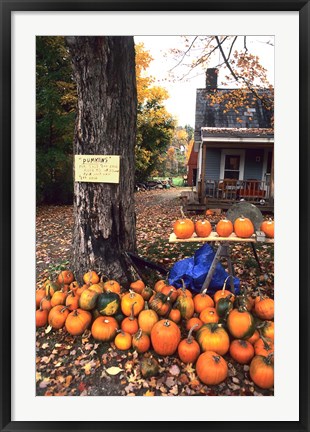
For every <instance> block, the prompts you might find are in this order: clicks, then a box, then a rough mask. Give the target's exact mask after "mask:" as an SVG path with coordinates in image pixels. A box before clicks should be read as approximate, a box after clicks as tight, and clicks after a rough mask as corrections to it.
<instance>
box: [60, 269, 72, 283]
mask: <svg viewBox="0 0 310 432" xmlns="http://www.w3.org/2000/svg"><path fill="white" fill-rule="evenodd" d="M73 281H74V276H73V273H72V271H70V270H63V271H62V272H60V273H59V275H58V277H57V282H58V283H59V284H60V285H70V284H71V282H73Z"/></svg>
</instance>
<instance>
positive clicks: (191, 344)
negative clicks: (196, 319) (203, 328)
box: [178, 324, 200, 363]
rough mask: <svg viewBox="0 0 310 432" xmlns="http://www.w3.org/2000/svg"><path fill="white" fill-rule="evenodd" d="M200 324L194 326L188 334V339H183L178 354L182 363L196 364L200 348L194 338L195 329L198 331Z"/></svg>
mask: <svg viewBox="0 0 310 432" xmlns="http://www.w3.org/2000/svg"><path fill="white" fill-rule="evenodd" d="M197 327H198V324H194V325H193V326H192V327H191V329H190V330H189V332H188V336H187V338H186V339H183V340H182V341H181V342H180V343H179V345H178V354H179V357H180V359H181V360H182V362H184V363H195V361H196V360H197V358H198V356H199V354H200V347H199V344H198V343H197V342H196V341H195V339H194V338H193V336H192V333H193V331H194V329H197Z"/></svg>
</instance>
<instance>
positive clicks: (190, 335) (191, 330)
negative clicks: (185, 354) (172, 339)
mask: <svg viewBox="0 0 310 432" xmlns="http://www.w3.org/2000/svg"><path fill="white" fill-rule="evenodd" d="M196 327H199V324H194V325H193V327H192V328H191V329H190V331H189V332H188V336H187V339H186V341H187V343H189V344H190V343H192V342H193V339H194V338H193V336H192V333H193V331H194V329H195V328H196Z"/></svg>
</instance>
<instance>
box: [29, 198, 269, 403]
mask: <svg viewBox="0 0 310 432" xmlns="http://www.w3.org/2000/svg"><path fill="white" fill-rule="evenodd" d="M177 195H178V194H176V193H175V190H165V191H151V192H140V193H137V194H136V209H137V241H138V249H139V255H140V256H143V257H146V258H147V259H149V260H151V261H154V262H157V263H159V264H161V265H163V266H166V267H167V268H170V267H171V266H172V264H173V263H174V262H176V261H178V260H180V259H182V258H184V257H186V256H192V255H193V253H194V251H195V250H196V249H197V248H198V247H199V245H197V244H196V245H188V246H186V247H183V245H182V247H180V245H177V244H174V245H172V244H169V243H168V238H169V235H170V233H171V231H172V224H173V221H174V220H175V219H177V218H178V217H179V205H180V203H179V199H178V197H177ZM196 217H197V216H195V218H196ZM218 218H219V217H218V216H212V217H211V218H210V220H211V221H213V222H216V221H217V219H218ZM72 220H73V219H72V207H69V206H63V207H62V206H61V207H57V206H51V207H41V208H39V209H38V212H37V282H38V286H41V284H42V283H43V281H44V280H45V279H46V278H47V277H50V276H53V275H55V274H56V273H57V272H58V270H59V269H60V268H61V265H62V264H63V266H64V267H65V266H66V262H68V260H69V253H70V244H71V227H72ZM154 221H156V224H154ZM249 252H250V251H249V250H248V249H247V247H244V246H240V245H235V246H234V247H233V250H232V259H233V262H234V270H235V273H236V275H237V276H239V277H240V278H242V281H243V282H244V283H246V285H247V286H248V288H249V289H254V288H255V287H256V286H257V282H258V277H259V275H260V273H259V271H258V266H257V263H256V261H255V259H254V257H252V254H251V253H249ZM258 255H259V259H260V262H261V266H262V270H263V272H264V273H266V274H267V275H268V277H269V283H270V286H271V287H272V286H273V247H271V246H266V245H263V246H260V247H259V248H258ZM48 330H49V328H47V329H38V330H37V340H36V355H37V356H36V363H37V373H36V381H37V395H54V396H57V395H58V396H59V395H61V396H64V395H71V396H73V395H80V396H86V395H92V396H94V395H106V396H110V395H123V396H126V395H131V396H135V395H137V396H138V395H145V396H155V395H156V396H157V395H162V396H175V395H179V396H181V395H186V396H188V395H227V396H233V395H235V396H240V395H257V396H258V395H272V394H273V390H262V389H259V388H258V387H256V386H255V385H254V384H253V382H252V381H251V379H250V377H249V366H248V365H240V364H238V363H236V362H234V361H231V359H229V357H228V359H229V360H228V367H229V371H228V379H227V380H226V381H225V382H223V383H221V384H219V385H217V386H212V387H211V386H206V385H204V384H202V383H201V382H200V381H199V380H198V378H197V375H196V373H195V369H194V368H193V367H192V366H191V365H185V364H184V363H182V362H181V361H180V359H179V358H178V357H177V356H170V357H160V356H157V355H156V354H153V353H149V354H147V355H154V356H155V357H156V358H157V360H158V362H159V367H160V369H159V374H158V376H156V377H151V378H143V377H142V375H141V370H140V357H141V356H139V355H138V354H137V353H136V352H131V351H128V352H121V351H118V350H117V349H116V348H115V346H114V345H113V343H111V344H110V343H96V342H95V341H94V340H93V338H92V337H91V334H90V331H88V330H87V331H86V332H85V333H84V334H83V336H79V337H73V336H70V335H69V334H68V333H67V332H66V331H65V330H64V329H61V330H58V331H54V330H51V331H48Z"/></svg>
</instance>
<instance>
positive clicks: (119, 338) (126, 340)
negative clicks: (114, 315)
mask: <svg viewBox="0 0 310 432" xmlns="http://www.w3.org/2000/svg"><path fill="white" fill-rule="evenodd" d="M114 344H115V346H116V348H117V349H119V350H121V351H126V350H129V349H130V348H131V344H132V336H131V334H129V333H126V332H124V331H123V330H118V333H117V335H116V337H115V339H114Z"/></svg>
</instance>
